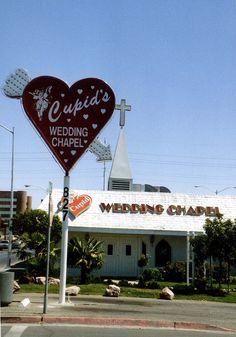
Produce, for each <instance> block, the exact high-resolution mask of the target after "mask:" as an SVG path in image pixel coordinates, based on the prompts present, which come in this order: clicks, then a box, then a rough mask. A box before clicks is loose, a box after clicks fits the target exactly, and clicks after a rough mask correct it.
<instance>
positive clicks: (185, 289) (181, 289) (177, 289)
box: [173, 284, 197, 295]
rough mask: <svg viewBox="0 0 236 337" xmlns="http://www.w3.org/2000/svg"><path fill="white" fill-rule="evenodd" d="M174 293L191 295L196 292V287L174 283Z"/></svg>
mask: <svg viewBox="0 0 236 337" xmlns="http://www.w3.org/2000/svg"><path fill="white" fill-rule="evenodd" d="M173 292H174V294H175V295H193V294H196V293H197V289H196V288H194V287H193V286H191V285H189V286H188V285H183V284H176V285H174V287H173Z"/></svg>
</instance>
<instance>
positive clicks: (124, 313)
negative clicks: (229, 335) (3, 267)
mask: <svg viewBox="0 0 236 337" xmlns="http://www.w3.org/2000/svg"><path fill="white" fill-rule="evenodd" d="M24 298H29V299H30V304H29V305H28V306H26V307H25V308H24V307H22V305H21V301H22V300H23V299H24ZM1 315H2V323H29V324H30V323H35V324H37V323H41V324H42V323H44V324H47V323H51V324H52V323H57V324H66V323H67V324H68V323H70V324H73V323H74V324H85V325H103V326H109V325H113V326H114V325H118V326H137V327H157V328H160V327H162V328H176V329H196V330H211V331H228V332H230V331H234V332H236V318H235V317H236V304H226V303H217V302H205V301H204V302H198V301H180V300H173V301H165V300H159V299H141V298H128V297H121V296H120V297H118V298H111V297H104V296H86V295H78V296H77V297H70V298H69V299H68V298H67V299H66V303H65V304H59V302H58V295H55V294H49V297H48V307H47V313H46V314H43V294H35V293H31V294H28V295H27V294H21V293H18V294H14V295H13V302H12V303H11V304H10V305H9V306H7V307H2V308H1Z"/></svg>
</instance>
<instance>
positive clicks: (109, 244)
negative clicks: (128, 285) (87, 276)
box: [102, 236, 137, 277]
mask: <svg viewBox="0 0 236 337" xmlns="http://www.w3.org/2000/svg"><path fill="white" fill-rule="evenodd" d="M104 250H105V253H106V255H105V259H104V265H103V268H102V274H103V275H104V276H117V277H126V276H136V275H137V240H136V239H135V238H127V237H125V236H120V237H110V238H107V239H106V241H105V243H104Z"/></svg>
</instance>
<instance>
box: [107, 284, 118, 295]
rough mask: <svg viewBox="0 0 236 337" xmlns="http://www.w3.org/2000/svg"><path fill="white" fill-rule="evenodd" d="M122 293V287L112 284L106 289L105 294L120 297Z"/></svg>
mask: <svg viewBox="0 0 236 337" xmlns="http://www.w3.org/2000/svg"><path fill="white" fill-rule="evenodd" d="M119 295H120V287H118V286H116V285H114V284H110V285H109V286H108V288H107V289H106V290H105V296H110V297H118V296H119Z"/></svg>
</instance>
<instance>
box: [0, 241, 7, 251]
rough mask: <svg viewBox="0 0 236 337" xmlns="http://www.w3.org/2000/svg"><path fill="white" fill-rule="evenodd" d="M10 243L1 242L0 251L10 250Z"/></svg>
mask: <svg viewBox="0 0 236 337" xmlns="http://www.w3.org/2000/svg"><path fill="white" fill-rule="evenodd" d="M8 246H9V241H8V240H1V241H0V250H3V249H8Z"/></svg>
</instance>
